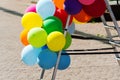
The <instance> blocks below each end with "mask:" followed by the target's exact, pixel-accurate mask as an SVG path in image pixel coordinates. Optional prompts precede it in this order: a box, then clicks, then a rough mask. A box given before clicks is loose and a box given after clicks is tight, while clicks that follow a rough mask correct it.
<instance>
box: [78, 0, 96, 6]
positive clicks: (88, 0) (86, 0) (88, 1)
mask: <svg viewBox="0 0 120 80" xmlns="http://www.w3.org/2000/svg"><path fill="white" fill-rule="evenodd" d="M78 1H79V2H80V3H81V4H83V5H91V4H93V3H94V2H95V0H78Z"/></svg>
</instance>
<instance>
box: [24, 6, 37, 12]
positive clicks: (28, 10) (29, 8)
mask: <svg viewBox="0 0 120 80" xmlns="http://www.w3.org/2000/svg"><path fill="white" fill-rule="evenodd" d="M27 12H35V13H36V4H32V5H30V6H28V7H27V9H26V10H25V13H27Z"/></svg>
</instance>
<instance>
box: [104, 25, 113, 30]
mask: <svg viewBox="0 0 120 80" xmlns="http://www.w3.org/2000/svg"><path fill="white" fill-rule="evenodd" d="M104 27H105V28H108V29H115V26H109V25H105V26H104Z"/></svg>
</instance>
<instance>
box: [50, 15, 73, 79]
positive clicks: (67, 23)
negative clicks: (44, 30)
mask: <svg viewBox="0 0 120 80" xmlns="http://www.w3.org/2000/svg"><path fill="white" fill-rule="evenodd" d="M70 17H71V15H68V18H67V22H66V27H65V31H64V36H66V34H67V29H68V25H69V22H70ZM61 53H62V50H61V51H59V53H58V59H57V62H56V65H55V68H54V71H53V75H52V79H51V80H55V78H56V74H57V68H58V65H59V62H60V57H61Z"/></svg>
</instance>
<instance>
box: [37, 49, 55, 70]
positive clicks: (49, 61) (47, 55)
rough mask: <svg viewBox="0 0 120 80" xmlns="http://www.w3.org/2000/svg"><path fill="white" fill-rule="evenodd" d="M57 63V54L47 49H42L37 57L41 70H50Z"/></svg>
mask: <svg viewBox="0 0 120 80" xmlns="http://www.w3.org/2000/svg"><path fill="white" fill-rule="evenodd" d="M56 61H57V54H56V53H54V52H52V51H50V50H49V49H44V50H42V51H41V52H40V54H39V56H38V64H39V66H40V67H41V68H43V69H51V68H53V67H54V66H55V64H56Z"/></svg>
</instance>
